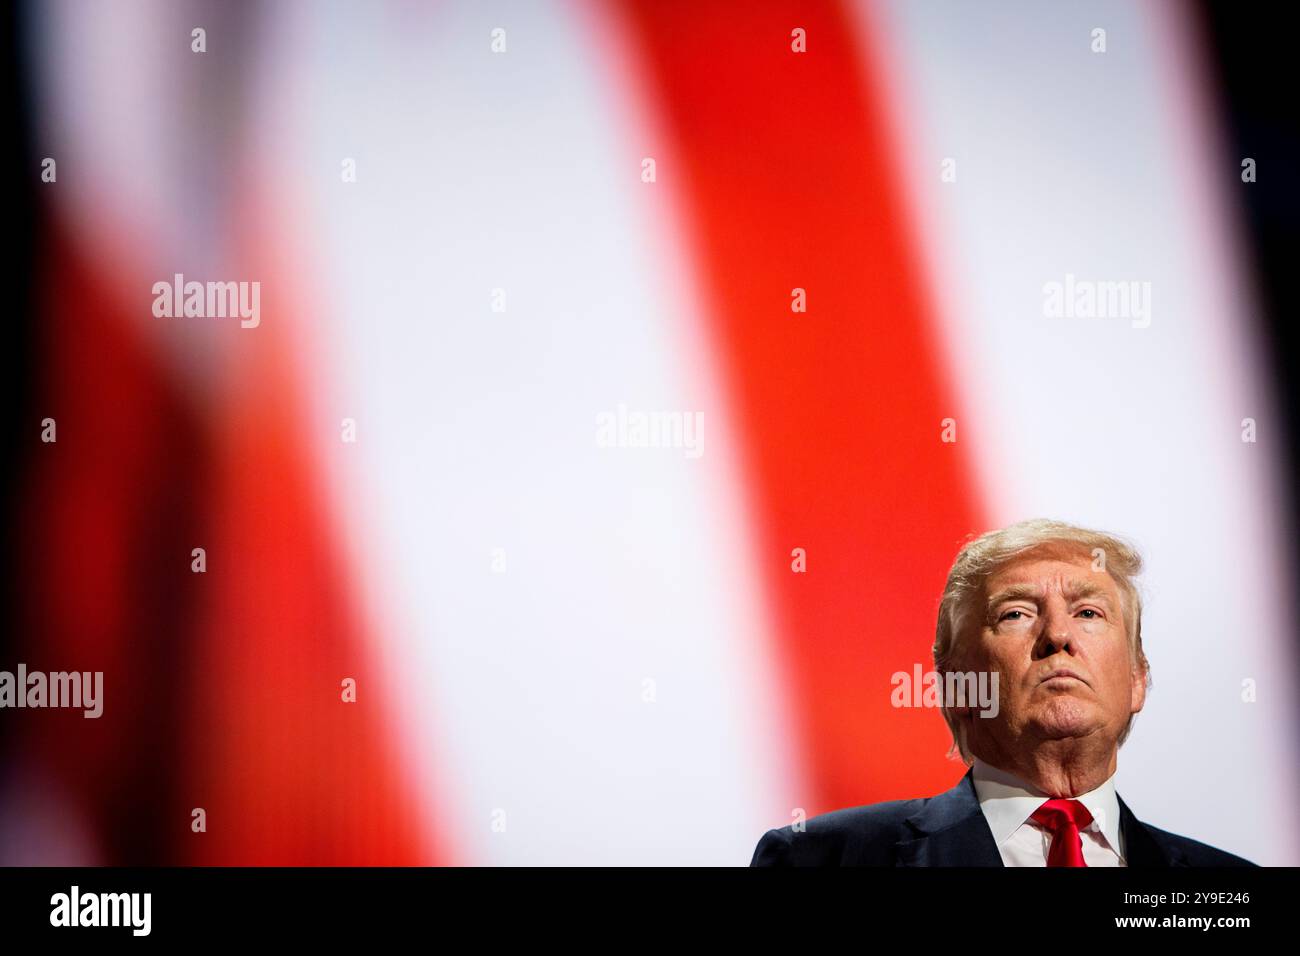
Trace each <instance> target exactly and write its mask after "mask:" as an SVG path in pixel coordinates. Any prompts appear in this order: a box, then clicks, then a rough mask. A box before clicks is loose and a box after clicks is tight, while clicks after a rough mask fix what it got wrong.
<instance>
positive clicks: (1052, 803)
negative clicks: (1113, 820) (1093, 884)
mask: <svg viewBox="0 0 1300 956" xmlns="http://www.w3.org/2000/svg"><path fill="white" fill-rule="evenodd" d="M1029 819H1031V820H1033V821H1035V822H1037V823H1040V824H1042V825H1043V826H1045V827H1046V828H1047V829H1048V830H1050V831H1052V847H1051V849H1050V850H1048V852H1047V865H1048V866H1087V865H1088V864H1087V863H1085V862H1083V841H1082V839H1081V838H1080V837H1079V830H1081V829H1083V828H1084V827H1086V826H1088V824H1090V823H1092V814H1091V813H1089V812H1088V808H1087V807H1085V806H1084V805H1083V804H1082V803H1080V802H1079V801H1078V800H1066V799H1064V798H1059V799H1056V800H1048V801H1047V802H1046V803H1044V804H1043V805H1042V806H1041V807H1039V808H1038V809H1037V810H1035V811H1034V812H1033V813H1032V814H1030V817H1029Z"/></svg>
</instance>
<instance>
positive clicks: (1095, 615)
mask: <svg viewBox="0 0 1300 956" xmlns="http://www.w3.org/2000/svg"><path fill="white" fill-rule="evenodd" d="M1079 613H1080V614H1091V615H1092V617H1099V616H1100V615H1098V613H1097V612H1096V611H1095V610H1093V609H1092V608H1090V607H1085V608H1084V609H1083V610H1082V611H1080V612H1079ZM1089 620H1092V618H1089Z"/></svg>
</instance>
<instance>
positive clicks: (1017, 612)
mask: <svg viewBox="0 0 1300 956" xmlns="http://www.w3.org/2000/svg"><path fill="white" fill-rule="evenodd" d="M1024 613H1025V612H1024V611H1007V613H1006V614H1003V615H1002V617H1000V618H998V620H1000V621H1005V620H1008V619H1010V620H1016V621H1018V620H1020V618H1018V617H1017V618H1012V617H1011V615H1012V614H1024Z"/></svg>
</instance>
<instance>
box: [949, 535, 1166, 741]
mask: <svg viewBox="0 0 1300 956" xmlns="http://www.w3.org/2000/svg"><path fill="white" fill-rule="evenodd" d="M1092 567H1093V562H1092V558H1091V556H1090V555H1089V554H1088V553H1086V552H1082V551H1078V550H1075V549H1067V548H1061V547H1053V546H1047V547H1044V548H1041V549H1037V550H1035V551H1031V552H1028V553H1026V554H1024V555H1021V556H1019V557H1017V558H1015V559H1013V560H1012V561H1011V562H1009V563H1007V564H1005V565H1003V566H1002V567H1001V568H999V569H998V570H997V571H996V572H995V573H994V574H992V575H991V576H990V577H989V579H988V580H987V582H986V583H985V587H984V589H983V593H982V594H979V595H977V596H976V597H975V598H974V600H975V602H976V603H975V604H974V605H973V611H972V614H971V617H970V618H969V620H968V626H969V628H970V630H969V631H968V640H969V643H968V644H967V651H966V654H965V661H964V665H963V667H964V669H968V670H990V671H997V672H998V674H999V677H998V683H999V697H1000V702H999V710H998V714H997V716H996V717H989V718H982V717H979V716H975V717H974V719H973V725H974V726H972V727H971V730H970V733H971V734H972V737H971V740H972V741H975V740H978V739H980V737H982V736H984V735H989V736H991V737H992V738H993V740H994V742H995V743H996V744H997V745H998V746H999V748H1015V749H1023V748H1024V747H1026V746H1033V745H1034V743H1035V741H1038V740H1059V739H1062V738H1067V737H1087V736H1091V735H1096V734H1100V735H1102V736H1101V738H1100V739H1101V740H1103V741H1104V740H1106V739H1107V738H1109V739H1110V742H1111V744H1112V745H1113V744H1114V743H1116V742H1117V741H1118V739H1119V735H1120V733H1121V732H1122V731H1123V729H1124V725H1125V724H1126V723H1127V722H1128V719H1129V716H1130V715H1131V714H1134V713H1136V712H1138V711H1139V710H1141V709H1142V705H1143V703H1144V702H1145V700H1146V682H1145V674H1143V673H1142V672H1141V671H1140V670H1139V671H1136V672H1135V670H1134V668H1133V667H1132V665H1131V663H1130V656H1129V645H1128V639H1127V638H1126V636H1125V633H1124V619H1123V605H1122V603H1121V595H1120V590H1119V586H1118V585H1117V584H1116V583H1115V580H1114V579H1113V578H1112V577H1111V576H1110V575H1109V574H1107V573H1106V572H1105V571H1094V570H1093V569H1092ZM1067 672H1068V673H1067Z"/></svg>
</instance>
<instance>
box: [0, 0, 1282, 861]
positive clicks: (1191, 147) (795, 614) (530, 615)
mask: <svg viewBox="0 0 1300 956" xmlns="http://www.w3.org/2000/svg"><path fill="white" fill-rule="evenodd" d="M1246 16H1247V14H1245V13H1244V12H1243V13H1241V14H1240V17H1239V18H1238V19H1237V20H1234V19H1232V18H1230V17H1229V16H1228V15H1227V14H1226V13H1225V12H1224V11H1223V10H1222V9H1221V8H1215V7H1208V6H1202V5H1193V4H1184V3H1173V2H1167V3H1159V2H1143V3H1122V2H1110V3H1106V2H1088V3H1059V4H1056V3H1054V4H1050V5H1048V4H1038V3H1031V2H1007V3H991V4H968V3H959V2H944V3H939V2H932V0H922V2H907V0H881V2H846V3H777V2H759V3H750V4H731V3H719V2H706V3H687V2H660V3H652V2H597V0H571V2H558V0H548V2H528V3H522V2H521V3H504V2H486V0H485V2H446V3H406V2H382V3H309V2H278V3H246V4H245V3H240V4H221V3H193V2H179V3H162V2H126V0H112V2H102V3H95V4H80V3H74V2H70V0H64V2H45V3H39V4H37V3H32V4H26V5H22V6H20V7H18V8H17V9H16V10H15V11H13V12H11V13H10V17H11V26H12V35H11V40H10V46H11V52H12V56H11V57H9V58H8V59H9V63H10V65H9V71H10V80H11V82H10V84H9V87H10V88H11V90H12V96H13V98H14V99H15V101H16V106H17V111H16V114H15V119H14V121H13V129H14V131H15V139H16V141H17V148H16V149H15V150H13V151H12V156H11V159H10V163H11V168H10V172H11V175H10V177H9V182H10V183H11V187H10V188H11V192H12V193H13V195H14V196H15V205H14V207H13V209H14V213H13V217H12V227H11V228H12V229H13V231H14V232H15V233H16V236H17V242H16V243H15V245H14V248H15V249H16V250H17V252H16V256H15V258H14V259H13V260H12V262H11V267H12V268H13V273H14V274H13V279H12V283H11V284H12V285H13V301H14V302H15V303H17V305H18V308H17V309H16V310H15V314H14V316H13V317H12V318H11V338H10V344H11V346H12V347H11V350H10V351H11V358H12V359H13V364H14V369H15V371H14V374H13V375H12V376H10V380H11V383H12V386H13V399H12V401H11V405H10V407H11V409H12V411H13V416H12V417H13V423H12V426H11V429H10V431H9V432H8V433H7V440H8V444H9V446H10V450H11V451H12V452H13V456H12V457H13V460H14V461H15V462H16V463H17V467H16V468H15V469H14V470H13V472H12V474H11V475H10V478H9V495H8V499H7V502H8V518H9V531H10V535H9V556H10V565H11V567H10V572H9V574H8V575H7V586H8V588H9V589H10V599H9V600H8V601H7V602H6V607H7V610H8V612H9V616H10V625H11V626H9V627H8V628H7V636H6V637H5V638H4V643H3V645H0V650H3V656H2V657H0V668H5V669H13V667H14V665H16V664H17V663H18V662H20V661H21V662H25V663H26V664H27V666H28V668H30V669H39V670H44V671H58V670H79V671H103V672H104V675H105V676H104V714H103V716H102V717H101V718H99V719H97V720H87V719H85V718H83V717H82V715H81V713H80V712H77V711H57V712H56V711H12V710H6V711H5V712H3V713H0V863H4V864H98V863H104V864H471V865H478V864H486V865H496V864H505V865H514V864H718V865H741V864H745V863H748V861H749V858H750V855H751V853H752V851H753V848H754V845H755V844H756V843H757V840H758V838H759V837H760V836H761V835H762V833H763V832H764V831H765V830H766V829H768V828H770V827H774V826H782V825H784V824H786V823H789V822H791V820H792V814H793V813H796V812H798V810H800V809H801V810H802V811H804V812H806V813H807V814H809V815H812V814H815V813H820V812H824V811H828V810H832V809H836V808H839V807H845V806H854V805H859V804H863V803H869V802H874V801H878V800H887V799H895V798H901V797H913V796H926V795H930V794H932V793H936V792H938V791H939V790H942V789H945V788H947V787H949V786H951V784H952V783H953V782H955V780H956V779H957V778H958V777H959V776H960V775H961V773H962V772H963V770H964V767H963V766H962V765H961V764H960V763H955V762H953V761H952V760H949V759H946V758H945V752H946V750H947V747H948V743H949V738H948V735H947V730H946V727H945V725H944V723H943V720H942V718H941V717H940V716H939V714H938V713H937V712H934V711H932V710H925V709H897V708H894V707H892V706H891V703H890V699H891V698H890V692H891V690H892V685H891V683H890V676H891V675H892V674H893V673H895V672H897V671H906V672H908V673H909V674H910V673H911V672H912V670H913V667H914V665H917V664H919V665H921V666H922V667H923V668H925V669H927V670H928V669H929V668H930V666H931V663H932V662H931V657H930V646H931V643H932V641H933V634H934V622H935V613H936V610H937V602H938V597H939V593H940V591H941V589H942V586H943V581H944V577H945V575H946V573H947V569H948V567H949V564H950V563H951V561H952V559H953V557H954V555H955V553H956V551H957V549H958V547H959V546H960V545H961V543H962V542H963V541H964V540H965V538H966V537H967V536H968V535H970V534H972V533H976V532H981V531H984V530H987V529H989V528H992V527H995V526H1000V525H1003V524H1006V523H1009V522H1012V521H1015V520H1019V519H1022V518H1026V517H1035V516H1042V517H1056V518H1061V519H1065V520H1070V521H1074V522H1077V523H1082V524H1085V525H1091V526H1096V527H1100V528H1104V529H1106V530H1109V531H1113V532H1116V533H1119V534H1121V535H1124V536H1126V537H1128V538H1129V539H1131V540H1132V541H1134V542H1135V543H1136V544H1137V545H1138V546H1139V547H1140V548H1141V549H1142V550H1143V552H1144V554H1145V556H1146V558H1147V561H1148V570H1147V573H1146V575H1145V576H1144V593H1145V594H1146V596H1147V602H1148V603H1147V613H1146V620H1145V622H1144V627H1143V635H1144V642H1145V645H1146V649H1147V653H1148V655H1149V657H1150V659H1151V661H1152V666H1153V678H1154V685H1153V689H1152V692H1151V694H1150V695H1149V697H1148V701H1147V706H1146V709H1145V710H1144V711H1143V713H1142V714H1141V715H1140V716H1139V717H1138V719H1137V721H1136V724H1135V727H1134V731H1133V735H1132V737H1131V739H1130V740H1129V742H1128V743H1127V744H1126V745H1125V747H1124V748H1123V750H1122V751H1121V753H1120V762H1119V771H1118V777H1117V781H1118V788H1119V792H1120V793H1121V794H1122V795H1123V796H1124V798H1125V800H1126V801H1127V802H1128V803H1129V805H1130V806H1131V807H1133V809H1134V812H1135V813H1136V814H1137V815H1138V817H1139V818H1141V819H1143V820H1145V821H1148V822H1150V823H1152V824H1154V825H1156V826H1159V827H1162V828H1164V829H1168V830H1172V831H1174V832H1177V833H1184V834H1186V835H1189V836H1192V837H1194V838H1196V839H1200V840H1204V841H1206V842H1209V843H1212V844H1214V845H1216V846H1220V847H1222V848H1223V849H1226V850H1229V851H1231V852H1234V853H1238V854H1241V855H1244V856H1246V857H1248V858H1250V859H1253V860H1255V861H1257V862H1260V863H1266V864H1296V863H1297V862H1300V832H1298V830H1300V828H1298V827H1297V823H1296V821H1295V819H1294V814H1293V813H1292V810H1291V803H1292V801H1291V794H1293V793H1294V792H1295V787H1296V783H1297V757H1298V755H1300V751H1298V750H1297V739H1296V737H1297V721H1296V717H1297V693H1296V690H1295V683H1296V677H1297V656H1296V633H1297V630H1296V626H1295V615H1296V601H1295V597H1296V581H1297V574H1296V551H1295V547H1294V541H1295V522H1294V514H1293V512H1292V509H1291V505H1292V502H1291V494H1292V490H1291V487H1292V483H1293V480H1294V471H1293V466H1294V458H1293V455H1292V448H1293V442H1294V436H1295V418H1294V410H1295V393H1294V391H1293V388H1294V386H1292V385H1291V384H1290V382H1289V380H1288V378H1287V377H1286V375H1285V357H1286V356H1288V355H1289V351H1288V350H1289V346H1290V345H1291V344H1292V343H1293V341H1294V339H1293V336H1294V333H1293V332H1292V331H1291V330H1290V329H1289V328H1288V327H1287V326H1286V324H1285V322H1284V321H1283V319H1282V315H1283V314H1284V312H1285V309H1286V305H1287V304H1288V303H1289V302H1290V301H1291V297H1293V293H1290V292H1289V291H1288V282H1287V271H1288V270H1287V266H1288V265H1289V263H1287V262H1286V261H1285V254H1284V253H1279V252H1278V250H1279V248H1283V249H1285V248H1291V249H1294V248H1295V247H1294V246H1293V245H1288V243H1290V241H1291V240H1293V239H1294V236H1295V224H1296V222H1297V215H1298V214H1297V210H1296V203H1295V185H1294V182H1295V180H1294V176H1295V172H1296V170H1295V168H1294V165H1291V164H1293V162H1294V158H1295V156H1296V148H1295V147H1296V141H1295V138H1294V129H1293V128H1291V127H1289V126H1287V125H1285V124H1283V123H1278V122H1275V120H1277V119H1278V117H1277V116H1276V114H1275V113H1272V112H1269V104H1270V103H1271V102H1272V100H1271V99H1270V93H1269V91H1270V89H1273V88H1272V87H1270V85H1269V84H1270V82H1271V76H1269V75H1266V74H1265V73H1264V72H1263V71H1264V70H1265V69H1266V68H1267V67H1266V66H1264V65H1262V64H1268V63H1273V62H1281V61H1280V60H1276V58H1270V57H1268V56H1266V55H1264V53H1263V52H1261V51H1260V50H1259V48H1257V47H1256V46H1254V45H1252V44H1258V43H1268V42H1273V43H1280V42H1281V41H1280V39H1277V38H1278V37H1280V36H1282V35H1283V34H1282V31H1278V30H1274V31H1270V29H1269V26H1268V24H1267V22H1261V21H1260V19H1259V16H1258V11H1254V12H1252V13H1251V14H1250V17H1251V18H1252V22H1251V23H1249V24H1246V23H1244V22H1239V21H1240V20H1243V19H1244V18H1245V17H1246ZM196 29H197V30H201V31H202V33H201V38H202V42H201V43H199V40H198V39H196V36H198V35H196V34H195V33H194V31H195V30H196ZM1098 30H1101V31H1104V33H1103V34H1102V35H1101V39H1102V41H1103V43H1104V50H1099V49H1098V38H1099V35H1098V34H1097V32H1096V31H1098ZM1270 33H1272V34H1273V36H1274V39H1272V40H1270ZM196 44H197V45H201V46H202V48H203V49H202V51H201V52H199V51H196V49H195V46H196ZM1279 82H1280V78H1279ZM1271 95H1272V96H1276V95H1278V94H1277V93H1276V92H1274V93H1273V94H1271ZM1245 158H1251V159H1253V160H1254V161H1256V162H1257V165H1258V181H1257V182H1253V183H1246V182H1243V177H1242V161H1243V159H1245ZM47 159H53V160H54V166H53V167H52V168H53V169H55V170H56V175H55V176H54V178H53V181H47V178H46V177H43V175H42V173H43V170H45V169H47V168H49V167H48V166H47V165H46V163H45V161H46V160H47ZM1288 170H1289V171H1288ZM1288 176H1289V177H1290V182H1287V181H1286V180H1287V178H1288ZM177 273H180V274H183V275H184V276H185V277H186V278H190V279H196V280H199V281H235V282H254V281H256V282H259V283H260V289H261V307H260V308H261V314H260V323H259V324H258V325H257V327H256V328H244V327H241V325H240V323H239V322H238V320H232V319H212V318H197V317H188V318H185V317H179V318H160V317H157V316H155V314H154V312H153V309H152V306H153V302H154V294H153V292H152V291H151V289H152V286H153V284H154V283H155V282H159V281H162V282H168V283H170V282H171V281H172V278H173V276H174V275H176V274H177ZM1067 277H1072V278H1071V279H1070V280H1069V281H1073V280H1074V279H1079V280H1084V281H1091V282H1125V283H1127V282H1130V281H1131V282H1138V283H1149V286H1148V288H1149V289H1150V298H1149V300H1148V302H1147V304H1148V305H1149V313H1148V314H1147V315H1146V316H1145V317H1143V318H1142V319H1141V320H1139V318H1133V319H1131V320H1130V318H1128V317H1123V316H1121V317H1117V318H1116V317H1111V318H1104V317H1100V318H1086V317H1079V316H1075V317H1067V318H1054V317H1050V316H1049V315H1047V314H1046V310H1045V304H1044V302H1045V294H1044V288H1045V286H1047V285H1048V284H1050V283H1053V282H1061V283H1064V282H1066V281H1067ZM797 290H802V295H801V294H800V292H799V291H797ZM792 303H801V304H802V305H803V308H802V309H797V308H795V307H792ZM620 408H622V409H624V410H630V412H631V414H633V415H635V414H637V413H652V412H671V413H681V414H683V415H686V416H691V417H692V418H691V420H694V421H698V422H699V423H700V425H701V427H700V431H699V432H698V433H697V434H696V435H695V437H696V438H698V446H697V447H695V448H694V449H692V448H686V447H681V446H680V445H679V447H675V448H673V447H669V448H637V447H619V446H617V445H616V446H615V447H608V444H609V443H608V442H603V441H601V440H599V434H598V425H599V424H600V423H601V422H602V421H607V420H608V419H606V418H604V417H603V416H609V415H617V414H619V410H620ZM46 419H52V420H54V422H55V423H56V424H57V441H56V442H53V443H50V442H43V441H42V440H41V435H42V422H43V421H44V420H46ZM1247 419H1249V420H1251V422H1252V423H1253V431H1254V438H1255V440H1254V441H1245V440H1243V433H1244V432H1249V431H1250V430H1251V426H1248V425H1247V424H1246V420H1247ZM945 427H948V428H949V430H950V431H951V430H954V429H955V435H956V438H957V440H956V441H955V442H947V441H943V440H941V435H942V433H943V432H944V429H945ZM697 453H698V454H697ZM196 548H202V549H203V554H204V559H205V561H206V568H205V570H204V571H203V572H202V573H196V572H195V571H194V570H193V569H192V568H193V561H194V557H193V554H194V549H196ZM796 549H802V550H801V551H799V552H796ZM800 555H802V560H803V562H804V566H805V568H806V570H803V571H801V572H796V571H794V570H793V565H795V564H796V562H797V561H798V560H799V556H800ZM349 679H350V680H351V681H353V682H355V688H356V700H355V702H344V701H343V700H342V688H343V684H344V682H345V681H347V680H349ZM1248 688H1250V689H1253V694H1254V699H1253V700H1249V699H1243V698H1244V697H1245V698H1249V697H1250V694H1249V693H1248V692H1247V689H1248ZM199 808H201V809H202V810H203V811H204V814H205V819H206V831H204V832H195V830H194V829H193V827H192V822H193V819H194V817H193V814H194V811H195V810H196V809H199Z"/></svg>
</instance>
